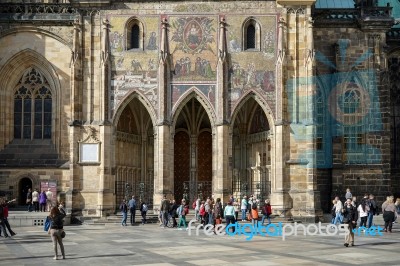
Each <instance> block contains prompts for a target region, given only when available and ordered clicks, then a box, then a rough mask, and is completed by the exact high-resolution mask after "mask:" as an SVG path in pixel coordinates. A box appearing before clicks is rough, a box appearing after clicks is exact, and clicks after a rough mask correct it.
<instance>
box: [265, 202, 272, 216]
mask: <svg viewBox="0 0 400 266" xmlns="http://www.w3.org/2000/svg"><path fill="white" fill-rule="evenodd" d="M263 214H266V215H271V214H272V209H271V204H266V205H265V206H264V210H263Z"/></svg>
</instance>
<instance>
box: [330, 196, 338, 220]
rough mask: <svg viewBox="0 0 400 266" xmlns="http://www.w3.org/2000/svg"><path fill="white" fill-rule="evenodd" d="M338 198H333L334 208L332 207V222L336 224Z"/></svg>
mask: <svg viewBox="0 0 400 266" xmlns="http://www.w3.org/2000/svg"><path fill="white" fill-rule="evenodd" d="M336 202H337V201H336V199H333V200H332V204H333V205H332V209H331V214H332V222H331V224H335V217H336Z"/></svg>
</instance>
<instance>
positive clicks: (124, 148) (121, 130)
mask: <svg viewBox="0 0 400 266" xmlns="http://www.w3.org/2000/svg"><path fill="white" fill-rule="evenodd" d="M153 137H154V131H153V124H152V121H151V118H150V115H149V113H148V111H147V110H146V108H145V107H144V106H143V104H142V103H141V102H140V101H139V100H138V99H137V98H134V99H133V100H131V102H130V103H129V104H128V105H127V106H126V107H125V109H124V110H123V111H122V113H121V116H120V118H119V120H118V123H117V129H116V143H115V164H116V181H115V182H116V183H115V192H116V193H115V195H116V198H115V200H116V202H115V203H116V206H119V204H120V203H121V201H122V200H123V199H130V198H131V197H132V196H133V195H134V196H135V197H136V200H137V201H144V202H146V203H147V204H148V206H149V207H150V208H152V206H153V193H154V138H153Z"/></svg>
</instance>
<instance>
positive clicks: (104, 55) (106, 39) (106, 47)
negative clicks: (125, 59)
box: [101, 19, 110, 65]
mask: <svg viewBox="0 0 400 266" xmlns="http://www.w3.org/2000/svg"><path fill="white" fill-rule="evenodd" d="M109 28H110V23H109V21H108V20H107V19H106V20H104V21H103V50H102V51H101V63H102V65H107V64H108V59H109V54H110V34H109V32H110V29H109Z"/></svg>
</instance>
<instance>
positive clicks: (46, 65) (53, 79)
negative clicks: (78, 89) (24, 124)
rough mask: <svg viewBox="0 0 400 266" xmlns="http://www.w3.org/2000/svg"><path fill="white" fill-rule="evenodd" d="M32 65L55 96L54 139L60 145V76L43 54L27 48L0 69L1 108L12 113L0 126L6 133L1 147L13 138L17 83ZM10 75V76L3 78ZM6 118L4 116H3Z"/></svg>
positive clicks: (0, 144) (1, 141) (0, 141)
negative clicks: (57, 129) (58, 130)
mask: <svg viewBox="0 0 400 266" xmlns="http://www.w3.org/2000/svg"><path fill="white" fill-rule="evenodd" d="M30 67H33V68H35V69H37V70H38V71H40V72H41V73H42V74H43V76H44V77H45V78H46V80H47V81H48V83H49V86H50V90H51V92H52V95H53V96H54V97H53V102H54V104H53V107H52V108H53V114H54V117H53V119H52V120H53V121H52V140H53V142H54V143H55V144H56V146H57V147H59V146H60V141H61V139H60V136H59V135H56V134H60V133H59V132H58V133H57V131H56V130H55V129H56V128H58V126H59V124H56V123H60V120H61V119H60V116H61V107H62V106H61V99H60V89H61V84H60V78H59V75H58V73H57V71H56V70H55V69H54V67H53V65H52V64H51V63H50V62H49V61H48V60H47V59H46V58H45V57H44V56H42V55H41V54H39V53H37V52H36V51H34V50H31V49H25V50H23V51H20V52H19V53H17V54H15V55H13V56H12V57H11V58H10V59H9V60H7V62H6V63H5V64H4V67H3V68H1V69H0V88H4V89H3V90H2V91H0V95H1V99H0V108H1V110H2V111H3V112H7V113H10V114H11V115H10V116H8V117H7V119H6V120H4V121H1V123H0V128H1V130H2V131H3V132H5V134H4V138H3V139H2V140H0V147H3V146H4V145H6V144H8V143H9V142H10V141H11V140H12V139H13V134H12V130H11V128H12V126H13V119H14V117H13V112H12V110H13V108H12V107H13V104H14V101H13V97H14V89H15V85H16V84H17V82H18V81H19V79H20V78H21V76H22V75H23V73H24V72H25V71H26V70H27V69H28V68H30ZM3 77H9V78H3ZM3 119H4V118H3Z"/></svg>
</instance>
